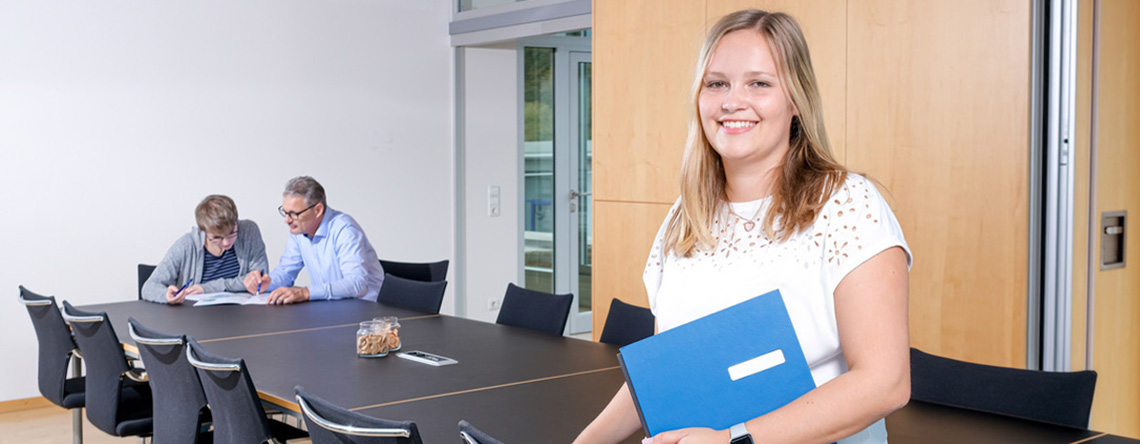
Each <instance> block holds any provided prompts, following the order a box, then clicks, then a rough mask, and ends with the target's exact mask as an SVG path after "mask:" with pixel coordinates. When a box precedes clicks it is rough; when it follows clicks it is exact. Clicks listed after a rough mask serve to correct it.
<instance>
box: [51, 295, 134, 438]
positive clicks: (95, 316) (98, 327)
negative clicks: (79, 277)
mask: <svg viewBox="0 0 1140 444" xmlns="http://www.w3.org/2000/svg"><path fill="white" fill-rule="evenodd" d="M63 319H64V320H66V321H67V323H68V324H71V331H72V333H73V334H74V335H75V343H76V344H78V345H79V350H80V351H82V352H83V360H84V362H85V364H86V365H87V380H86V388H85V392H86V398H87V399H86V404H87V420H88V421H91V424H92V425H94V426H95V427H96V428H98V429H99V430H102V431H104V432H106V433H108V434H110V435H113V436H144V437H145V436H149V435H150V434H151V430H152V428H153V419H152V418H151V394H150V385H148V384H147V381H146V375H145V374H144V373H140V372H137V371H136V369H133V368H131V366H130V364H129V363H128V362H127V356H126V355H125V354H124V353H123V344H122V343H121V342H119V337H118V336H117V335H115V329H114V328H113V327H111V321H110V320H109V319H108V318H107V314H106V313H89V312H85V311H80V310H77V309H76V308H75V307H73V306H72V305H71V304H70V303H68V302H67V301H63Z"/></svg>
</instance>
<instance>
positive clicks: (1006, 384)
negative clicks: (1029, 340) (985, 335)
mask: <svg viewBox="0 0 1140 444" xmlns="http://www.w3.org/2000/svg"><path fill="white" fill-rule="evenodd" d="M910 381H911V382H910V393H911V395H910V397H911V399H915V400H919V401H924V402H929V403H934V404H942V405H949V406H954V407H961V408H967V409H971V410H980V411H984V412H989V413H997V414H1002V415H1008V416H1016V417H1020V418H1027V419H1033V420H1037V421H1042V422H1049V423H1054V424H1061V425H1066V426H1070V427H1077V428H1081V429H1084V428H1088V424H1089V412H1090V410H1091V409H1092V400H1093V392H1094V391H1095V390H1096V372H1094V371H1092V370H1085V371H1079V372H1043V371H1036V370H1024V369H1016V368H1006V367H995V366H991V365H983V364H974V363H970V362H963V361H958V360H954V359H950V358H944V357H941V356H935V355H931V354H929V353H926V352H923V351H922V350H918V349H916V348H911V349H910Z"/></svg>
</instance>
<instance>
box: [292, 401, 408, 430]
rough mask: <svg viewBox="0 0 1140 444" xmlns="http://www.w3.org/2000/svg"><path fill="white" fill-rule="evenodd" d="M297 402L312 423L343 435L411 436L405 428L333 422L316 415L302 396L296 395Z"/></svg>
mask: <svg viewBox="0 0 1140 444" xmlns="http://www.w3.org/2000/svg"><path fill="white" fill-rule="evenodd" d="M297 404H298V405H300V406H301V412H302V413H304V415H305V416H306V417H308V418H309V419H310V420H312V421H313V423H314V424H316V425H319V426H321V427H324V428H326V429H329V430H332V431H334V432H337V433H341V434H345V435H352V436H376V437H387V438H411V437H412V432H411V431H409V430H405V429H396V428H367V427H355V426H350V425H344V424H337V423H334V422H332V421H329V420H327V419H325V418H324V417H322V416H320V415H318V414H317V413H316V412H314V411H313V409H312V408H310V407H309V403H308V402H305V398H302V397H300V396H298V397H297Z"/></svg>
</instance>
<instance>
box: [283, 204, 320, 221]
mask: <svg viewBox="0 0 1140 444" xmlns="http://www.w3.org/2000/svg"><path fill="white" fill-rule="evenodd" d="M319 203H320V202H317V203H315V204H312V205H309V208H305V209H304V210H301V211H285V206H284V205H282V206H280V207H277V212H278V213H281V217H287V218H289V219H296V218H297V216H300V215H302V214H305V212H306V211H309V210H311V209H313V207H315V206H317V204H319Z"/></svg>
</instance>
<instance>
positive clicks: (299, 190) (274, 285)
mask: <svg viewBox="0 0 1140 444" xmlns="http://www.w3.org/2000/svg"><path fill="white" fill-rule="evenodd" d="M277 211H278V212H280V213H281V216H282V217H284V218H285V223H286V224H287V225H289V240H288V242H287V243H286V244H285V252H284V253H281V260H280V261H279V262H278V263H277V268H274V269H273V271H272V272H270V273H269V274H262V272H261V270H256V269H255V270H253V271H251V272H250V273H249V274H247V275H246V277H245V288H246V290H248V291H249V292H250V293H255V292H257V291H259V287H260V291H261V292H266V291H268V292H270V294H269V299H268V302H269V303H270V304H292V303H297V302H305V301H309V300H325V299H346V298H360V299H367V300H371V301H374V300H376V295H377V294H378V293H379V292H380V285H381V284H382V283H383V282H384V269H383V268H381V267H380V261H379V259H378V258H377V257H376V250H374V249H373V248H372V244H371V243H369V242H368V237H367V236H365V235H364V230H362V229H361V228H360V225H359V224H357V223H356V220H354V219H353V218H352V216H349V215H347V214H344V213H341V212H339V211H336V210H333V209H332V208H329V207H328V204H327V203H326V202H325V189H324V187H322V186H321V184H320V183H317V181H316V180H314V179H313V178H312V177H308V176H301V177H294V178H293V179H290V180H289V182H288V183H286V184H285V192H284V193H283V202H282V204H281V207H279V208H278V209H277ZM302 268H307V269H308V274H309V281H310V284H309V285H308V286H306V287H295V286H293V285H294V283H295V281H296V279H297V274H298V273H300V272H301V269H302Z"/></svg>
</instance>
